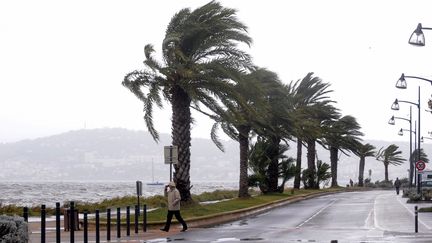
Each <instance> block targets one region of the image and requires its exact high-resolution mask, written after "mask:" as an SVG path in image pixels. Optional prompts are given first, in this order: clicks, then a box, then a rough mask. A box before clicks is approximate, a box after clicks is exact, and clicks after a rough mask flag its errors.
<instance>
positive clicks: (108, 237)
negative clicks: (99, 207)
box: [106, 208, 111, 241]
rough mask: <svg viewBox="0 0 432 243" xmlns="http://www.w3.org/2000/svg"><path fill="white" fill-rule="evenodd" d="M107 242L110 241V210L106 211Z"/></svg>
mask: <svg viewBox="0 0 432 243" xmlns="http://www.w3.org/2000/svg"><path fill="white" fill-rule="evenodd" d="M106 227H107V240H108V241H110V240H111V209H109V208H108V209H107V226H106Z"/></svg>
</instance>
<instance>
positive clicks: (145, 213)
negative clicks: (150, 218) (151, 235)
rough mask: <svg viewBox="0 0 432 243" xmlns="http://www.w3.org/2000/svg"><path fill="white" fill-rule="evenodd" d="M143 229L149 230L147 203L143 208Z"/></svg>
mask: <svg viewBox="0 0 432 243" xmlns="http://www.w3.org/2000/svg"><path fill="white" fill-rule="evenodd" d="M143 230H144V232H147V204H144V209H143Z"/></svg>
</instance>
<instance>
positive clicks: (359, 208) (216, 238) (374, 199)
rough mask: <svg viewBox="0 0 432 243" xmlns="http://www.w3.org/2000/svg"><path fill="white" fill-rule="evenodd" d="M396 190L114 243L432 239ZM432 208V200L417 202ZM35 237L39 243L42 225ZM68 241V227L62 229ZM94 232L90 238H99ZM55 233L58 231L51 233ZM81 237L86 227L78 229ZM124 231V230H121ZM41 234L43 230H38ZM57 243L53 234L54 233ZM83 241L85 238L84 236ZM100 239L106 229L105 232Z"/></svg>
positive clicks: (427, 216)
mask: <svg viewBox="0 0 432 243" xmlns="http://www.w3.org/2000/svg"><path fill="white" fill-rule="evenodd" d="M406 200H407V199H406V198H402V197H401V195H399V196H397V195H395V192H394V191H363V192H347V193H336V194H331V195H326V196H320V197H317V198H312V199H308V200H303V201H300V202H296V203H292V204H288V205H285V206H282V207H279V208H275V209H273V210H271V211H268V212H265V213H262V214H259V215H255V216H250V217H246V218H243V219H240V220H237V221H234V222H231V223H227V224H222V225H218V226H214V227H209V228H200V227H191V228H190V230H188V231H187V232H184V233H182V232H179V230H180V228H177V227H174V228H173V229H172V230H171V231H170V232H169V233H165V232H161V231H159V230H158V229H152V230H149V231H148V232H140V234H138V235H135V233H133V232H131V235H132V236H131V237H129V238H126V237H123V238H121V240H118V239H117V238H115V237H116V235H115V228H112V229H111V235H112V237H111V241H110V242H142V243H144V242H336V241H337V242H432V213H419V223H418V233H415V232H414V229H415V228H414V226H415V225H414V206H415V204H407V203H406ZM417 205H418V207H419V208H420V207H432V204H431V203H421V204H417ZM34 232H35V233H33V234H32V239H33V240H32V242H39V240H38V234H37V230H35V231H34ZM62 234H63V237H62V238H64V240H62V242H69V241H68V239H69V238H68V234H67V232H66V233H64V232H62ZM92 234H94V232H90V233H89V236H90V241H89V242H95V241H94V237H92ZM48 235H51V236H52V237H53V236H54V233H48ZM76 235H77V236H76V241H75V242H82V236H81V237H80V236H78V235H82V231H80V232H77V233H76ZM122 235H123V236H124V235H125V232H122ZM39 237H40V235H39ZM50 239H52V241H50V240H47V242H55V241H54V238H50ZM80 240H81V241H80ZM101 242H107V241H106V232H101Z"/></svg>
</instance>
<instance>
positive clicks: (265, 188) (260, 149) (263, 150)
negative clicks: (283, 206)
mask: <svg viewBox="0 0 432 243" xmlns="http://www.w3.org/2000/svg"><path fill="white" fill-rule="evenodd" d="M274 146H278V147H279V148H278V149H275V148H273V147H274ZM288 148H289V147H288V145H286V144H278V145H275V144H274V143H273V141H271V140H269V139H267V138H265V137H258V138H257V141H256V142H255V144H254V145H253V146H251V149H250V152H249V162H250V163H249V167H250V169H251V171H252V172H253V174H252V175H250V176H249V183H250V185H257V186H259V188H260V190H261V192H263V193H270V192H276V191H275V190H273V189H272V188H271V187H272V185H271V183H272V182H271V179H272V178H271V177H270V175H269V174H270V173H271V172H272V171H270V166H271V163H272V160H273V159H274V158H273V157H274V155H273V153H274V151H276V150H277V151H278V152H279V153H278V154H277V156H276V157H277V161H278V165H277V168H278V170H277V178H278V179H279V178H280V179H282V182H281V184H280V185H278V187H277V192H280V193H282V192H283V190H284V188H285V183H286V182H287V181H288V180H289V179H291V178H292V177H293V176H294V175H295V166H294V165H293V163H294V159H293V158H291V157H287V156H286V155H284V153H285V152H286V151H287V150H288Z"/></svg>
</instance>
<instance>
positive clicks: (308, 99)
mask: <svg viewBox="0 0 432 243" xmlns="http://www.w3.org/2000/svg"><path fill="white" fill-rule="evenodd" d="M329 87H330V84H329V83H325V82H323V81H322V80H321V79H320V78H319V77H313V72H310V73H308V74H307V75H306V76H305V77H304V78H303V79H302V80H297V81H296V82H294V83H293V82H291V83H290V84H289V86H288V88H287V89H288V90H289V93H290V94H291V96H292V105H293V109H294V113H295V115H294V117H296V116H297V117H298V119H297V120H296V122H295V130H294V135H295V136H296V138H297V160H296V170H297V173H296V176H295V179H294V188H297V189H299V188H300V177H301V175H300V174H301V163H302V148H303V141H304V139H305V138H306V137H307V135H306V134H307V133H308V132H309V131H311V129H305V127H306V126H307V125H308V121H307V120H306V119H307V117H306V118H305V117H304V110H305V109H307V108H308V106H311V105H314V104H316V103H317V102H320V101H323V100H326V99H328V98H329V97H328V96H327V95H328V94H329V93H331V92H333V91H332V90H329V89H328V88H329Z"/></svg>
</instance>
